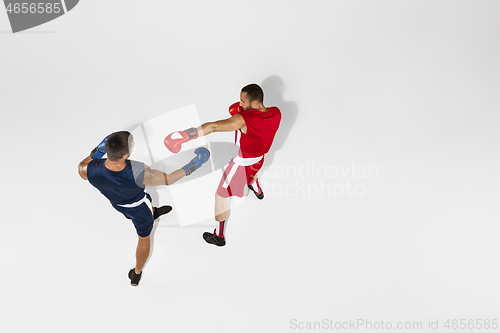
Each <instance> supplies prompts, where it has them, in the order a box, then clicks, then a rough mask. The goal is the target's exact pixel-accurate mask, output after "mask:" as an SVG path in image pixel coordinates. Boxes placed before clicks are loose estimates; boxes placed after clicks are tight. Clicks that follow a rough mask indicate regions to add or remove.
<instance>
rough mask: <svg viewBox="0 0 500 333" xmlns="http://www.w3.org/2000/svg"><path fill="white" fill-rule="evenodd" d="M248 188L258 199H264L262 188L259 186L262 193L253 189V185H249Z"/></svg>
mask: <svg viewBox="0 0 500 333" xmlns="http://www.w3.org/2000/svg"><path fill="white" fill-rule="evenodd" d="M247 186H248V188H249V189H250V190H251V191H252V192H253V193H255V196H256V197H257V199H259V200H262V199H264V192H262V189H261V188H260V186H259V190H260V193H257V192H255V190H254V189H253V187H252V185H247Z"/></svg>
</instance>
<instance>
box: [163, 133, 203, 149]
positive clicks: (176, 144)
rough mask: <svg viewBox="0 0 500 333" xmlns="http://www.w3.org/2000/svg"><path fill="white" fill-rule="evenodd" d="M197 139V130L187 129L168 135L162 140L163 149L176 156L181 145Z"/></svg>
mask: <svg viewBox="0 0 500 333" xmlns="http://www.w3.org/2000/svg"><path fill="white" fill-rule="evenodd" d="M197 137H198V130H197V129H196V128H194V127H191V128H188V129H187V130H185V131H179V132H174V133H170V134H169V135H168V136H167V137H166V138H165V140H164V143H165V147H167V149H168V150H170V151H171V152H172V153H174V154H177V153H178V152H179V151H180V150H181V148H182V144H183V143H186V142H188V141H190V140H194V139H196V138H197Z"/></svg>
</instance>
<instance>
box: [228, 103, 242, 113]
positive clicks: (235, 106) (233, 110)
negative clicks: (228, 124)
mask: <svg viewBox="0 0 500 333" xmlns="http://www.w3.org/2000/svg"><path fill="white" fill-rule="evenodd" d="M240 112H243V108H242V107H241V106H240V102H236V103H233V104H231V106H230V107H229V113H230V114H231V116H234V115H235V114H238V113H240Z"/></svg>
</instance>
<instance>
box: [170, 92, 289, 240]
mask: <svg viewBox="0 0 500 333" xmlns="http://www.w3.org/2000/svg"><path fill="white" fill-rule="evenodd" d="M263 103H264V92H263V91H262V89H261V87H260V86H258V85H257V84H249V85H247V86H245V87H243V89H241V93H240V101H239V102H236V103H234V104H233V105H231V106H230V107H229V113H230V114H231V117H230V118H228V119H224V120H219V121H215V122H210V123H205V124H203V125H201V126H200V127H198V128H194V127H193V128H190V129H187V130H185V131H179V132H174V133H171V134H169V135H168V136H167V137H166V138H165V146H166V147H167V148H168V149H169V150H170V151H172V152H174V153H177V152H179V151H180V149H181V145H182V144H183V143H185V142H188V141H190V140H194V139H196V138H198V137H200V136H204V135H208V134H210V133H212V132H230V131H236V132H235V143H236V144H237V145H239V147H240V150H239V152H238V156H237V157H235V158H233V159H232V160H231V162H230V163H229V165H228V166H227V167H226V170H225V171H224V174H223V176H222V179H221V181H220V184H219V187H218V188H217V193H216V194H215V220H216V227H215V230H214V232H213V233H210V232H205V233H204V234H203V239H205V241H206V242H207V243H210V244H214V245H217V246H224V245H225V244H226V239H225V237H224V227H225V223H226V218H227V206H228V203H227V198H229V197H232V196H237V197H240V198H241V197H243V195H244V192H245V186H248V188H249V189H250V190H251V191H253V192H254V193H255V195H256V196H257V198H259V199H263V198H264V193H263V192H262V189H261V188H260V185H259V180H258V179H257V172H258V171H259V170H260V168H261V167H262V164H263V163H264V155H265V154H266V153H267V152H268V151H269V149H270V148H271V145H272V143H273V140H274V136H275V134H276V131H277V130H278V127H279V124H280V121H281V112H280V110H279V109H278V108H277V107H274V106H273V107H269V108H266V107H265V106H264V104H263Z"/></svg>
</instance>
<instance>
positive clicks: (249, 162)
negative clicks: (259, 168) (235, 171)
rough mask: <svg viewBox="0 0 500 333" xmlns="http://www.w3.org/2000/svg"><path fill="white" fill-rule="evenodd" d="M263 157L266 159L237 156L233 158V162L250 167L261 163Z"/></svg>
mask: <svg viewBox="0 0 500 333" xmlns="http://www.w3.org/2000/svg"><path fill="white" fill-rule="evenodd" d="M263 157H264V155H262V156H259V157H240V156H236V157H235V158H233V162H234V164H237V165H241V166H249V165H253V164H255V163H257V162H259V161H260V160H261V159H262V158H263Z"/></svg>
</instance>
